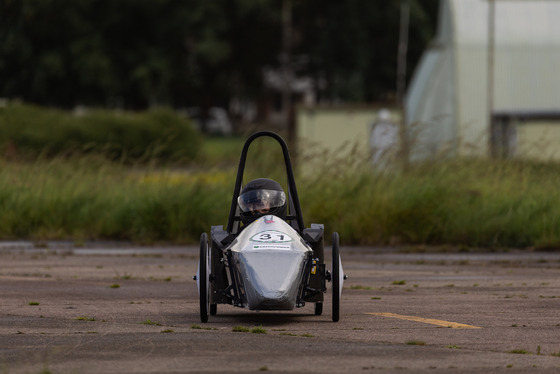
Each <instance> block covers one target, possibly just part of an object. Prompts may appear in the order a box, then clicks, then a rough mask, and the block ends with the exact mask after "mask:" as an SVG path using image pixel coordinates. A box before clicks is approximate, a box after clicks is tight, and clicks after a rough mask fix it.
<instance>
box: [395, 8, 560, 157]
mask: <svg viewBox="0 0 560 374" xmlns="http://www.w3.org/2000/svg"><path fill="white" fill-rule="evenodd" d="M559 21H560V1H555V0H530V1H524V0H518V1H504V0H494V1H492V0H442V1H441V3H440V10H439V22H438V32H437V35H436V37H435V40H434V41H433V42H432V43H431V45H430V47H429V48H428V50H426V51H425V53H424V56H423V57H422V59H421V62H420V63H419V65H418V67H417V69H416V72H415V74H414V77H413V80H412V82H411V85H410V87H409V90H408V93H407V97H406V103H405V110H406V126H407V131H406V133H407V143H408V145H409V154H410V158H411V159H412V160H417V159H424V158H428V157H434V156H436V155H439V154H441V153H445V154H448V155H452V156H453V155H460V156H470V155H476V156H479V155H484V156H485V155H494V156H506V157H512V156H520V157H532V158H540V159H560V73H559V70H558V69H559V67H560V22H559Z"/></svg>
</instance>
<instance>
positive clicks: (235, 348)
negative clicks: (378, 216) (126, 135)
mask: <svg viewBox="0 0 560 374" xmlns="http://www.w3.org/2000/svg"><path fill="white" fill-rule="evenodd" d="M341 256H342V260H343V265H344V270H345V273H346V274H347V275H348V276H349V279H348V280H347V281H346V282H345V284H344V288H343V294H342V304H341V318H340V322H338V323H333V322H332V321H331V313H330V308H331V303H330V297H331V294H330V289H329V292H328V293H327V294H326V299H325V308H324V313H323V315H321V316H315V315H314V313H313V305H307V306H305V307H304V308H300V309H296V310H294V311H292V312H281V313H277V312H253V311H248V310H245V309H240V308H234V307H232V306H229V305H219V306H218V314H217V315H216V316H210V319H209V322H208V323H206V324H202V323H201V322H200V319H199V304H198V294H197V290H196V283H195V282H194V281H193V280H192V276H193V275H194V274H195V272H196V263H197V260H198V248H195V247H182V248H179V247H174V248H169V247H166V248H134V247H122V246H119V247H114V248H113V247H107V245H104V246H101V247H91V248H89V247H86V248H77V249H76V248H72V247H71V246H68V245H66V246H65V245H61V244H56V243H55V244H52V243H51V244H49V245H47V246H46V247H45V248H35V247H33V246H30V245H28V244H25V243H19V242H18V243H0V298H1V304H0V373H2V374H9V373H180V372H193V373H203V372H216V373H218V372H221V373H230V372H247V373H251V372H259V371H267V372H272V373H274V372H283V373H288V372H291V373H341V372H346V373H393V372H394V373H403V372H409V373H558V372H560V357H559V356H560V252H530V251H509V252H501V253H478V252H476V253H460V252H454V253H439V252H437V251H434V250H430V251H428V252H426V253H418V252H417V251H412V252H408V253H406V251H403V250H402V249H398V248H396V249H380V248H345V247H344V246H342V247H341ZM327 263H329V261H327ZM242 328H244V329H246V330H249V331H247V332H238V331H234V330H241V329H242Z"/></svg>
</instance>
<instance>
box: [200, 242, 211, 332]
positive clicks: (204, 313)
mask: <svg viewBox="0 0 560 374" xmlns="http://www.w3.org/2000/svg"><path fill="white" fill-rule="evenodd" d="M198 265H199V267H198V269H199V274H198V277H199V278H198V279H199V290H198V292H199V296H200V320H201V321H202V322H208V310H209V309H210V251H209V250H208V235H207V234H206V233H202V235H201V236H200V259H199V264H198Z"/></svg>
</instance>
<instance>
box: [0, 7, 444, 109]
mask: <svg viewBox="0 0 560 374" xmlns="http://www.w3.org/2000/svg"><path fill="white" fill-rule="evenodd" d="M409 3H410V5H411V13H410V31H409V53H408V64H409V66H414V65H415V64H416V62H417V61H418V59H419V57H420V55H421V53H422V51H423V50H424V48H425V46H426V44H427V43H428V42H429V40H430V38H431V37H432V35H433V33H434V29H435V24H436V16H437V6H438V1H437V0H409ZM291 4H292V5H291V6H292V27H291V29H292V30H291V35H292V38H291V39H292V43H291V44H292V47H291V54H292V62H293V67H292V68H293V70H294V72H295V73H296V75H298V76H309V77H312V78H313V80H314V82H315V83H316V85H317V87H319V88H320V89H319V99H323V100H343V101H350V102H351V101H360V102H374V101H382V100H387V99H390V98H391V97H392V96H394V91H395V81H396V68H395V67H396V60H397V44H398V37H399V11H400V2H399V1H382V2H381V1H363V0H343V1H341V0H306V1H298V0H293V1H292V2H291ZM0 40H1V41H2V42H1V43H0V82H2V84H1V85H0V97H6V98H18V99H20V100H22V101H25V102H29V103H33V104H38V105H46V106H56V107H59V108H74V107H76V106H78V105H84V106H95V107H107V108H124V109H134V110H138V109H145V108H148V107H151V106H154V105H167V106H170V107H175V108H177V107H185V106H200V105H209V106H222V107H227V105H228V103H229V101H230V100H231V99H232V98H233V97H241V98H247V99H250V100H258V98H259V96H260V95H261V94H262V90H263V74H262V71H263V69H265V68H272V69H278V68H279V67H280V66H281V54H282V1H281V0H213V1H198V0H112V1H102V0H80V1H74V0H0ZM411 71H412V69H409V72H411ZM323 81H324V82H328V85H326V86H323V85H322V84H321V82H323Z"/></svg>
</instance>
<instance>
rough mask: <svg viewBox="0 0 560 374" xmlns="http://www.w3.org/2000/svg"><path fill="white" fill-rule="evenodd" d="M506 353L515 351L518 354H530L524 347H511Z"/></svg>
mask: <svg viewBox="0 0 560 374" xmlns="http://www.w3.org/2000/svg"><path fill="white" fill-rule="evenodd" d="M508 353H515V354H518V355H528V354H531V353H530V352H529V351H527V350H525V349H512V350H511V351H509V352H508Z"/></svg>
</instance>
